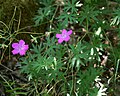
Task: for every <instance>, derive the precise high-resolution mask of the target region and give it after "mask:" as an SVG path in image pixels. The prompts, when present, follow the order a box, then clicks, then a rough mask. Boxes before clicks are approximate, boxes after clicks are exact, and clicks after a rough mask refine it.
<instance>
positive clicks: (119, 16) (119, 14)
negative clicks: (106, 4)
mask: <svg viewBox="0 0 120 96" xmlns="http://www.w3.org/2000/svg"><path fill="white" fill-rule="evenodd" d="M113 14H114V15H115V17H114V18H113V20H112V22H111V24H110V25H119V24H120V9H119V8H118V9H117V10H115V12H114V13H113Z"/></svg>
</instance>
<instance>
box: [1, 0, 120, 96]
mask: <svg viewBox="0 0 120 96" xmlns="http://www.w3.org/2000/svg"><path fill="white" fill-rule="evenodd" d="M27 1H29V0H22V2H27ZM35 1H37V2H36V3H35V4H36V5H35V6H36V7H39V8H38V10H37V13H36V14H34V18H29V19H31V20H34V22H35V26H32V25H30V27H25V28H21V26H20V25H22V24H23V22H21V18H22V15H21V14H22V11H20V10H19V11H20V15H19V16H18V15H17V14H18V13H17V12H18V9H17V7H15V9H14V12H13V16H12V17H11V20H9V23H5V22H3V21H0V25H1V26H0V39H1V40H0V49H2V50H0V54H2V56H1V58H0V64H1V62H3V64H9V63H6V62H5V61H7V60H6V59H7V58H9V59H11V58H14V56H13V55H11V50H12V49H11V43H12V42H13V41H14V40H15V41H16V40H18V38H17V37H16V36H17V35H18V34H22V33H27V34H28V33H29V34H30V36H31V37H32V38H31V41H30V43H29V50H28V51H27V54H26V55H25V56H23V57H19V56H18V55H16V56H15V57H16V59H17V60H16V61H15V62H17V64H19V66H20V69H17V68H16V69H14V68H13V69H9V68H7V67H6V66H5V68H7V69H9V70H12V72H14V70H15V71H18V70H20V71H21V75H23V78H25V80H27V84H26V82H25V84H23V85H25V86H26V87H23V86H19V85H17V84H16V83H15V82H14V81H16V79H14V77H13V76H12V79H11V78H9V77H8V78H9V79H10V80H11V81H12V83H11V81H10V82H9V81H7V80H6V79H5V78H3V76H2V75H0V77H1V78H2V80H3V81H4V82H5V83H4V85H5V89H6V92H7V93H8V94H10V96H16V95H21V96H24V95H27V96H66V95H67V96H99V94H98V93H99V92H101V88H100V86H98V85H97V83H99V84H100V82H99V81H95V80H96V77H98V76H99V77H100V79H105V82H104V83H103V85H104V84H105V83H106V82H108V81H107V80H108V79H109V81H110V83H111V82H112V78H114V77H115V78H114V79H115V80H114V81H115V82H112V83H116V81H117V79H118V78H119V71H118V69H119V60H120V55H119V54H120V48H119V47H120V43H119V41H120V31H119V28H120V26H119V25H120V9H119V4H118V2H119V1H118V0H114V2H113V1H108V0H83V1H81V2H80V1H79V0H35ZM103 1H104V4H103ZM111 6H112V7H111ZM114 6H115V7H114ZM35 11H36V10H35ZM35 11H34V12H35ZM0 12H3V10H2V9H1V10H0ZM31 12H32V11H31ZM112 12H113V13H112ZM2 14H3V13H2ZM16 16H18V17H19V18H18V17H16ZM1 18H2V15H1V14H0V19H1ZM17 18H18V19H17ZM24 24H25V23H24ZM39 25H41V26H39ZM43 25H44V26H43ZM38 26H39V27H38ZM31 27H34V28H33V29H32V28H31ZM39 28H43V30H41V31H42V32H43V33H42V34H39V33H40V31H39ZM34 29H37V30H34ZM62 29H66V30H70V29H72V32H73V33H72V35H71V36H70V41H69V42H63V43H62V44H59V43H58V42H57V38H56V36H55V35H56V34H57V33H61V32H60V30H62ZM26 30H27V31H28V32H26ZM29 34H28V35H27V36H29ZM30 36H29V37H30ZM20 39H21V38H20ZM25 39H26V41H27V42H28V39H27V37H25ZM34 41H35V42H34ZM8 47H9V56H8V54H7V55H5V52H6V49H7V48H8ZM6 53H7V52H6ZM4 55H5V56H4ZM3 58H5V60H4V59H3ZM117 60H118V61H117ZM8 61H9V60H8ZM17 64H16V66H17ZM115 64H117V66H116V65H115ZM14 66H15V65H14ZM111 69H113V70H114V71H115V73H114V71H112V70H111ZM108 70H109V71H108ZM111 71H112V72H111ZM3 72H4V71H3ZM104 72H106V73H108V74H110V75H108V74H106V73H104ZM111 73H112V75H111ZM114 74H115V76H114ZM117 76H118V78H117ZM20 83H21V82H20ZM106 85H107V86H109V85H108V84H106ZM22 88H24V90H23V89H22ZM107 91H108V92H109V89H108V90H107Z"/></svg>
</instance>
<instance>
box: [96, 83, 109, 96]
mask: <svg viewBox="0 0 120 96" xmlns="http://www.w3.org/2000/svg"><path fill="white" fill-rule="evenodd" d="M99 85H100V89H99V91H98V94H97V96H107V94H106V93H105V91H106V90H107V88H104V85H103V84H102V83H100V82H99Z"/></svg>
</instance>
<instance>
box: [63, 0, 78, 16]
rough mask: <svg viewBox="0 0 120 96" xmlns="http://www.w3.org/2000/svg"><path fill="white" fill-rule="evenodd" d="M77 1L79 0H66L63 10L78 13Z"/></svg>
mask: <svg viewBox="0 0 120 96" xmlns="http://www.w3.org/2000/svg"><path fill="white" fill-rule="evenodd" d="M76 2H77V0H65V6H64V9H63V10H64V11H65V12H70V13H71V14H73V13H76V14H77V11H78V9H77V8H76Z"/></svg>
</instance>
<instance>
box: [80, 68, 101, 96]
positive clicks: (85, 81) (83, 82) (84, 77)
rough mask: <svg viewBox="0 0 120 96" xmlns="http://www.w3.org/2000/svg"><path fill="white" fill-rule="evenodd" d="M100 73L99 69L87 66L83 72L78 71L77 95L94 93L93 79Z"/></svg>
mask: <svg viewBox="0 0 120 96" xmlns="http://www.w3.org/2000/svg"><path fill="white" fill-rule="evenodd" d="M101 73H102V70H101V69H97V68H94V67H89V68H88V69H87V70H86V71H85V72H79V76H80V77H79V78H78V81H80V82H79V85H78V86H79V96H83V95H85V94H89V95H90V93H94V94H96V93H97V92H96V91H97V90H95V89H94V87H93V86H94V80H95V78H96V77H97V76H99V75H100V74H101Z"/></svg>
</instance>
